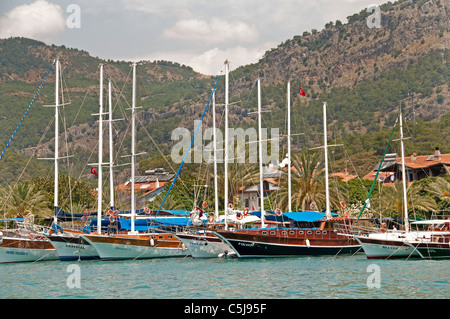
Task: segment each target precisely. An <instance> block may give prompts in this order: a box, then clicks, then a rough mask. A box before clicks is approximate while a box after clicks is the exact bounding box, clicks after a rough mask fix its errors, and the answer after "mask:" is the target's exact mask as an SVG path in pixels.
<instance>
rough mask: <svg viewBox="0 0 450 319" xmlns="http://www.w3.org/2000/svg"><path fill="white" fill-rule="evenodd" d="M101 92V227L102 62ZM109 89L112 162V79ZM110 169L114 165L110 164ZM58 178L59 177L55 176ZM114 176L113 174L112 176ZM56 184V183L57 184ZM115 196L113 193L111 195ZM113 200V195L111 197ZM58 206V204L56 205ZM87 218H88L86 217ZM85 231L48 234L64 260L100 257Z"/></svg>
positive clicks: (99, 221) (100, 192) (99, 213)
mask: <svg viewBox="0 0 450 319" xmlns="http://www.w3.org/2000/svg"><path fill="white" fill-rule="evenodd" d="M99 86H100V94H99V113H98V114H94V115H98V116H99V121H98V123H99V133H98V134H99V150H98V174H97V175H98V205H99V206H98V212H97V226H98V228H99V229H100V228H101V214H102V205H101V203H102V164H103V157H102V155H103V154H102V152H103V115H104V112H103V64H100V83H99ZM108 91H109V94H108V96H109V124H110V125H109V136H110V162H111V161H112V141H111V137H112V128H111V122H112V101H111V80H109V83H108ZM110 170H112V166H111V165H110ZM55 178H56V180H57V177H55ZM111 178H112V176H111ZM55 185H56V184H55ZM57 196H58V194H57V189H55V198H56V197H57ZM111 196H113V195H111ZM111 200H113V197H111ZM55 207H56V206H55ZM86 219H87V218H86ZM57 222H58V221H57V214H56V211H55V220H54V224H55V225H57ZM82 233H83V232H82V231H79V230H73V229H66V230H65V231H62V232H58V233H53V234H51V235H49V236H48V239H49V240H50V241H51V242H52V244H53V246H54V247H55V249H56V251H57V252H58V256H59V258H60V259H61V260H62V261H73V260H89V259H99V255H98V252H97V250H96V249H95V248H94V246H92V245H91V244H90V243H89V242H88V241H87V240H86V239H84V238H83V237H81V234H82Z"/></svg>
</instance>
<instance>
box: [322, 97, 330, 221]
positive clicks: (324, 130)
mask: <svg viewBox="0 0 450 319" xmlns="http://www.w3.org/2000/svg"><path fill="white" fill-rule="evenodd" d="M323 145H324V157H325V197H326V211H325V217H326V218H327V219H330V218H331V210H330V191H329V186H328V142H327V102H323Z"/></svg>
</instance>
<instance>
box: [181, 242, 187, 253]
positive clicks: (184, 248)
mask: <svg viewBox="0 0 450 319" xmlns="http://www.w3.org/2000/svg"><path fill="white" fill-rule="evenodd" d="M181 249H182V250H183V251H186V246H185V245H184V243H182V244H181Z"/></svg>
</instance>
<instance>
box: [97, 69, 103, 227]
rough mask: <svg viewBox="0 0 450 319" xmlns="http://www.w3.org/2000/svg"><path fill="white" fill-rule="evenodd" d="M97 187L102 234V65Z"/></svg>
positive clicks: (101, 73)
mask: <svg viewBox="0 0 450 319" xmlns="http://www.w3.org/2000/svg"><path fill="white" fill-rule="evenodd" d="M98 115H99V117H98V171H97V178H98V186H97V192H98V195H97V233H98V234H101V232H102V199H103V198H102V173H103V172H102V164H103V64H100V98H99V113H98Z"/></svg>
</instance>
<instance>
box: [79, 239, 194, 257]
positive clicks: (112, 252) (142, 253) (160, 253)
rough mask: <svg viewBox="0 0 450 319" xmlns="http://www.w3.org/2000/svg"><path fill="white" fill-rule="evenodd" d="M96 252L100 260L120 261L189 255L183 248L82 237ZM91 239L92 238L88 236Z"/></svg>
mask: <svg viewBox="0 0 450 319" xmlns="http://www.w3.org/2000/svg"><path fill="white" fill-rule="evenodd" d="M82 237H83V238H84V239H86V240H87V241H88V242H89V243H90V244H91V245H92V246H93V247H94V248H95V250H96V251H97V253H98V255H99V257H100V259H102V260H121V259H149V258H163V257H184V256H187V255H188V254H189V251H188V250H187V249H185V248H181V247H180V248H166V247H152V246H144V245H142V246H140V245H128V244H118V243H105V242H95V241H93V240H91V239H90V238H87V237H85V236H84V235H83V236H82ZM90 237H91V238H92V237H93V236H90Z"/></svg>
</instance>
